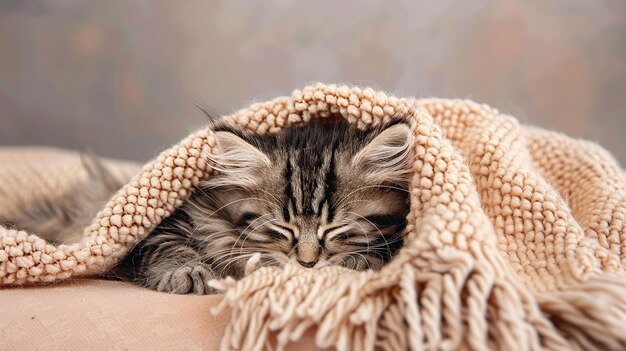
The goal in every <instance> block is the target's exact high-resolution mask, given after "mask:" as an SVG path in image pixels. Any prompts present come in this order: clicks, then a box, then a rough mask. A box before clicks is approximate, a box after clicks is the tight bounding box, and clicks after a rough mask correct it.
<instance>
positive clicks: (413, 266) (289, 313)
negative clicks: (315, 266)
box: [211, 243, 626, 350]
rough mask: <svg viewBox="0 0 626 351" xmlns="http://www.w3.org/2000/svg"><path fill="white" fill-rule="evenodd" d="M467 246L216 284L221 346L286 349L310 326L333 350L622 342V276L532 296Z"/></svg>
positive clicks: (490, 258) (481, 251)
mask: <svg viewBox="0 0 626 351" xmlns="http://www.w3.org/2000/svg"><path fill="white" fill-rule="evenodd" d="M471 251H472V253H473V255H470V254H469V253H461V252H459V251H456V250H453V249H442V250H441V251H440V252H438V253H437V254H438V255H437V259H438V260H439V262H432V261H431V260H432V258H433V256H430V255H429V259H427V260H423V258H422V260H420V259H415V258H413V259H412V261H410V262H409V263H410V264H406V263H407V262H406V261H405V262H400V263H397V264H391V265H390V266H388V268H385V269H383V271H381V273H384V274H374V272H354V271H350V270H347V269H343V268H340V267H328V268H325V269H321V270H319V271H316V272H315V274H307V273H309V272H308V271H307V270H305V269H304V268H301V267H299V266H295V265H292V266H287V267H285V269H284V270H280V269H276V268H271V267H265V268H261V269H259V270H257V271H255V272H253V273H252V274H251V275H250V276H249V277H247V278H244V279H243V280H241V281H234V280H232V279H230V280H222V281H213V282H211V284H212V286H213V287H215V288H218V289H226V290H228V292H227V293H226V295H225V298H224V300H223V301H222V304H221V305H219V306H218V307H216V308H215V310H214V311H213V312H214V313H215V314H218V313H221V312H222V311H224V310H226V309H228V307H230V313H231V323H230V325H229V326H228V329H227V331H226V334H225V337H224V340H223V343H222V345H221V347H222V350H248V349H251V350H260V349H261V347H263V346H266V343H269V344H270V345H273V346H272V347H275V348H276V349H277V350H283V349H284V348H285V346H286V345H287V344H289V343H290V342H293V341H296V340H298V339H300V338H301V337H302V335H303V334H304V333H305V332H306V331H307V330H309V329H311V328H314V327H315V343H316V345H317V346H318V347H320V348H326V347H335V348H336V349H337V350H374V349H375V348H376V347H381V348H383V349H386V350H403V349H410V350H431V349H441V350H457V349H472V350H480V349H484V348H485V345H488V346H489V347H490V348H492V349H506V350H544V349H550V350H571V349H572V348H576V347H582V348H583V349H588V350H601V349H611V350H618V349H624V348H625V347H626V335H624V333H623V328H620V327H619V326H620V325H626V283H624V280H623V278H622V277H613V278H611V277H603V278H591V279H589V280H588V281H587V282H583V283H581V284H580V285H579V286H577V287H575V288H571V289H565V290H561V291H558V292H551V293H544V294H540V295H539V296H538V297H535V296H533V294H531V293H530V292H529V291H528V290H527V289H526V288H525V287H523V286H520V284H519V283H517V281H516V280H515V273H513V272H509V271H507V270H506V269H505V266H504V264H503V263H502V262H501V260H500V258H499V257H498V256H497V253H496V252H495V251H493V252H491V251H490V248H489V246H487V247H483V246H481V245H480V244H478V243H476V244H475V245H473V248H472V250H471ZM453 256H454V259H452V257H453ZM400 260H402V258H400ZM427 261H431V262H430V263H429V265H430V267H437V264H438V263H443V262H446V263H447V264H448V266H447V267H446V269H445V270H441V271H440V272H445V273H440V272H434V271H432V270H427V269H426V266H425V265H426V264H427ZM450 262H454V266H453V267H450V266H449V265H450ZM397 267H401V268H399V269H398V268H397ZM339 271H341V272H339ZM338 273H341V274H338ZM538 306H539V307H538ZM608 321H611V323H608ZM618 321H619V322H618ZM616 322H617V323H616ZM621 322H623V323H621ZM620 329H621V330H620ZM268 338H271V340H268Z"/></svg>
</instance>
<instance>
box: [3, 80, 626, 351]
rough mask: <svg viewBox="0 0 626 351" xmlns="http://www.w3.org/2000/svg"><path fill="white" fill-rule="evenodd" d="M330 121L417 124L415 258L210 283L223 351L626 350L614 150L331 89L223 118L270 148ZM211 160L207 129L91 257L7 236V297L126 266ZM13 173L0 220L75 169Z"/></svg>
mask: <svg viewBox="0 0 626 351" xmlns="http://www.w3.org/2000/svg"><path fill="white" fill-rule="evenodd" d="M331 113H339V114H341V116H343V117H344V118H346V119H347V120H348V121H350V122H352V123H354V124H355V125H356V126H357V127H359V128H363V127H366V126H367V125H371V124H376V123H380V122H381V121H385V120H387V119H389V118H393V117H394V116H396V115H398V114H402V115H406V116H409V117H411V121H412V128H411V129H412V132H413V141H414V148H413V150H414V153H415V155H414V156H415V160H414V162H413V165H412V177H411V185H410V200H411V204H410V206H411V208H410V213H409V216H408V221H409V225H408V227H407V229H408V236H407V239H406V240H405V245H404V247H403V248H402V250H401V251H400V252H399V254H398V255H397V257H396V258H395V259H394V260H393V261H392V262H391V263H389V264H388V265H387V266H385V267H384V268H383V269H382V270H381V271H379V272H373V271H366V272H356V271H350V270H347V269H342V268H339V267H328V268H324V269H321V270H308V269H304V268H301V267H299V266H287V267H285V268H284V269H278V268H269V267H266V268H260V269H257V270H255V271H254V272H251V274H249V275H248V276H247V277H246V278H244V279H242V280H241V281H238V282H236V281H234V280H232V279H226V280H223V281H216V282H213V285H215V286H216V287H219V288H222V289H224V291H225V295H224V298H223V299H222V302H221V304H220V306H219V308H218V311H219V310H224V309H226V308H229V310H230V317H229V318H230V319H229V323H228V325H227V326H226V328H225V330H224V335H223V338H222V343H221V347H222V348H223V349H245V350H250V349H260V348H262V347H263V346H265V345H266V344H267V343H268V342H270V343H272V344H274V345H276V346H278V347H279V348H280V347H282V346H284V345H286V344H288V343H289V342H290V341H293V340H297V339H299V338H300V337H301V336H302V335H303V333H304V332H306V331H307V330H314V331H315V342H316V344H317V346H320V347H326V346H335V347H337V348H338V349H341V350H351V349H358V350H361V349H363V350H367V349H373V348H374V347H375V346H379V347H382V348H383V349H406V348H410V349H413V350H421V349H435V348H439V349H450V350H451V349H459V348H464V349H477V350H482V349H486V348H490V349H506V350H539V349H562V350H565V349H588V350H594V349H597V350H606V349H614V350H618V349H625V348H626V271H625V267H626V250H625V249H624V245H625V244H626V228H625V227H624V218H625V217H626V180H625V178H624V173H623V171H622V170H621V168H620V167H619V165H617V163H616V162H615V161H614V160H613V158H612V157H611V156H610V155H609V154H608V153H607V152H605V151H604V150H603V149H602V148H600V147H599V146H596V145H595V144H592V143H589V142H585V141H579V140H573V139H570V138H568V137H566V136H564V135H561V134H558V133H554V132H548V131H544V130H540V129H536V128H529V127H525V126H521V125H520V124H519V123H518V122H517V121H516V120H515V119H514V118H513V117H510V116H506V115H502V114H500V113H499V112H498V111H497V110H495V109H493V108H491V107H489V106H486V105H481V104H477V103H475V102H472V101H467V100H445V99H423V100H415V99H399V98H395V97H392V96H388V95H386V94H384V93H382V92H375V91H373V90H372V89H360V88H350V87H345V86H341V87H338V86H334V85H330V86H326V85H323V84H318V85H315V86H310V87H306V88H304V89H303V90H301V91H300V90H297V91H294V93H293V94H292V95H291V96H290V97H279V98H277V99H274V100H272V101H268V102H264V103H255V104H253V105H251V106H250V107H248V108H245V109H243V110H240V111H238V112H237V113H235V114H233V115H231V116H227V117H225V118H228V119H229V120H230V121H231V122H232V123H234V124H236V125H238V126H240V127H241V128H247V129H249V130H252V131H255V132H258V133H267V132H273V131H277V130H279V129H280V128H284V127H287V126H289V125H292V124H299V123H305V124H306V123H307V122H309V121H311V120H313V119H317V118H327V117H328V116H329V115H331ZM564 118H565V117H564ZM211 153H219V147H218V146H217V145H215V140H214V138H213V136H212V132H211V131H210V130H208V129H205V130H200V131H198V132H196V133H193V134H192V135H190V136H189V137H187V138H186V139H184V140H183V141H181V142H180V143H179V144H177V145H175V146H173V147H171V148H170V149H168V150H166V151H165V152H163V153H162V154H161V155H159V156H158V157H157V158H156V160H154V161H152V162H149V163H148V164H146V165H145V166H144V167H143V168H142V170H141V171H140V172H139V173H138V174H137V175H135V176H134V177H133V178H132V179H131V180H130V181H129V183H128V184H127V185H126V186H125V187H124V188H123V189H122V190H120V191H119V192H118V193H117V194H116V195H115V196H114V197H113V198H112V199H111V201H110V202H109V203H108V204H107V205H106V207H105V208H104V209H103V210H102V211H101V212H100V213H99V214H98V216H97V218H96V219H94V221H93V224H92V225H91V226H90V227H89V228H87V229H86V230H85V235H84V238H83V240H82V241H81V242H79V243H76V244H73V245H61V246H53V245H50V244H48V243H47V242H45V240H43V239H41V238H39V237H37V235H36V233H31V234H29V233H25V232H22V231H19V230H17V229H10V228H3V229H1V231H0V237H1V240H0V243H1V246H0V282H1V283H2V284H3V285H19V284H25V283H29V282H32V283H36V282H53V281H60V280H64V279H67V278H70V277H73V276H87V275H95V274H97V273H99V272H102V271H103V270H105V269H107V268H109V267H111V266H113V265H114V264H115V263H116V262H117V261H118V260H119V259H120V258H121V257H122V256H123V255H124V254H125V253H126V252H127V251H128V250H129V248H130V247H131V246H132V245H133V244H135V243H136V242H137V241H138V240H140V239H141V238H143V237H145V235H147V234H148V233H149V231H150V230H151V229H152V228H154V226H155V225H157V224H158V223H159V222H160V221H161V220H162V219H163V218H164V217H166V216H167V215H169V214H170V213H171V212H172V211H173V210H174V209H175V207H177V206H179V205H180V204H181V203H182V201H184V199H185V198H186V197H187V196H188V195H189V193H190V192H192V191H193V189H194V187H195V186H196V185H197V184H198V182H199V181H200V180H201V179H204V178H206V177H209V176H210V175H211V167H210V165H209V164H208V163H207V155H209V154H211ZM11 154H12V151H11V150H9V151H7V152H2V153H1V154H0V159H4V158H5V157H10V156H9V155H11ZM13 160H14V161H12V164H11V166H10V167H6V166H5V167H3V168H4V169H3V174H2V177H7V178H10V179H12V180H11V182H9V183H8V184H7V183H3V182H0V194H1V195H2V198H1V199H0V200H1V202H0V216H1V215H2V213H12V212H13V211H19V210H20V208H19V206H23V203H24V200H20V201H13V199H14V198H18V197H19V198H20V199H22V198H26V197H25V195H24V194H22V193H31V191H32V192H33V194H32V195H30V194H29V195H28V197H27V199H28V201H37V198H38V196H43V195H42V194H45V193H46V192H47V191H49V190H50V191H51V189H49V188H48V187H49V186H50V184H49V183H47V182H48V181H47V180H46V181H43V180H42V179H48V178H50V177H51V173H50V172H48V171H47V168H58V167H60V165H59V163H62V162H61V161H60V160H59V161H58V162H52V163H50V164H48V166H49V167H48V166H46V167H43V168H42V169H44V170H45V172H46V173H45V176H44V174H43V173H37V172H36V171H33V172H31V173H28V175H26V174H27V173H22V172H21V171H20V163H21V162H20V158H19V157H18V158H15V157H14V158H13ZM3 164H4V165H6V164H7V163H3ZM56 174H61V175H62V178H59V179H60V181H61V182H65V181H71V180H70V178H72V177H74V174H71V173H64V172H61V173H56ZM34 189H39V190H38V192H36V191H35V190H34ZM42 189H43V191H42ZM18 193H19V194H18ZM16 206H18V207H16Z"/></svg>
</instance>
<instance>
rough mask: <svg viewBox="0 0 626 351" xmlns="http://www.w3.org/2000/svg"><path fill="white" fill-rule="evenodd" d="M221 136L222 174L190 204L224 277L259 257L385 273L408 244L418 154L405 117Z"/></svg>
mask: <svg viewBox="0 0 626 351" xmlns="http://www.w3.org/2000/svg"><path fill="white" fill-rule="evenodd" d="M216 137H217V141H218V145H219V146H220V147H221V148H222V151H223V152H222V154H221V155H220V156H218V158H216V159H215V161H216V168H218V169H220V170H221V171H222V174H221V175H219V176H215V177H212V179H209V180H208V181H207V182H206V183H204V184H202V186H201V189H200V190H199V191H197V192H196V193H195V195H194V196H193V197H192V198H191V200H190V201H189V202H188V204H187V205H186V210H187V212H188V213H189V215H190V217H191V220H192V223H193V227H194V234H193V236H194V238H196V239H198V240H197V241H198V242H201V243H202V245H204V247H203V248H202V250H203V251H204V253H205V254H206V255H207V257H209V260H210V261H211V264H212V266H213V267H214V268H215V269H216V270H217V271H218V274H219V275H234V276H239V275H241V272H243V267H244V266H245V264H246V262H247V260H248V259H249V258H250V257H251V256H252V255H254V254H255V253H260V254H261V263H262V264H263V265H279V266H282V265H284V264H286V263H288V262H291V263H297V264H300V265H302V266H304V267H314V268H321V267H324V266H328V265H341V266H345V267H348V268H352V269H359V270H362V269H368V268H372V269H379V268H380V267H381V266H382V265H383V264H384V263H386V262H388V261H389V260H390V259H391V257H392V256H393V255H394V254H395V253H396V252H397V251H398V250H399V248H400V247H401V246H402V238H403V232H404V227H405V225H406V215H407V212H408V203H407V191H406V188H407V169H408V168H409V166H408V164H409V160H410V156H411V154H410V152H409V151H410V147H409V146H410V145H411V142H410V133H409V128H408V126H407V125H406V124H405V123H403V122H400V123H395V124H393V125H389V126H385V127H379V128H378V129H374V130H370V131H366V132H363V131H357V130H355V129H353V128H351V127H349V126H348V125H347V124H345V123H339V124H337V125H326V126H322V125H317V124H314V125H309V126H306V127H304V128H300V127H294V128H291V129H289V130H287V131H285V132H281V133H279V134H277V135H273V136H263V137H258V136H251V135H241V134H239V135H236V134H234V133H232V132H231V131H220V132H217V133H216Z"/></svg>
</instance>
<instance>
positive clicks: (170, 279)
mask: <svg viewBox="0 0 626 351" xmlns="http://www.w3.org/2000/svg"><path fill="white" fill-rule="evenodd" d="M213 278H214V275H213V272H212V271H211V269H210V268H209V266H208V265H206V264H202V263H201V264H197V265H193V266H192V265H185V266H182V267H178V268H175V269H173V270H171V271H168V272H165V274H163V275H162V277H161V279H160V280H159V282H158V285H157V286H156V289H157V290H158V291H162V292H168V293H174V294H198V295H204V294H213V293H215V289H213V288H211V287H209V285H208V284H207V281H208V280H209V279H213Z"/></svg>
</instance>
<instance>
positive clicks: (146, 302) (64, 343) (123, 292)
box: [0, 279, 316, 351]
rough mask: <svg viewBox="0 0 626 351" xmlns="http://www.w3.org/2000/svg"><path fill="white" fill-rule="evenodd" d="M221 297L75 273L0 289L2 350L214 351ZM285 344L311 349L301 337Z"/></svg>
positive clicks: (222, 319)
mask: <svg viewBox="0 0 626 351" xmlns="http://www.w3.org/2000/svg"><path fill="white" fill-rule="evenodd" d="M221 298H222V296H221V295H213V296H197V295H173V294H164V293H159V292H156V291H152V290H147V289H144V288H142V287H139V286H136V285H132V284H129V283H122V282H118V281H108V280H95V279H76V280H69V281H66V282H63V283H60V284H54V285H49V286H30V287H27V288H8V289H2V290H0V313H1V315H2V318H0V350H3V351H12V350H44V349H45V350H217V349H218V348H219V345H220V340H221V338H222V335H223V333H224V329H225V328H226V325H227V324H228V314H223V315H219V316H217V317H214V316H213V315H212V314H211V309H212V308H213V307H214V306H215V305H217V304H218V303H219V301H220V299H221ZM288 350H297V351H308V350H316V348H315V345H314V343H313V342H312V336H311V335H307V336H305V337H304V338H303V339H302V340H301V341H300V342H298V343H297V344H293V345H290V347H288Z"/></svg>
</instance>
